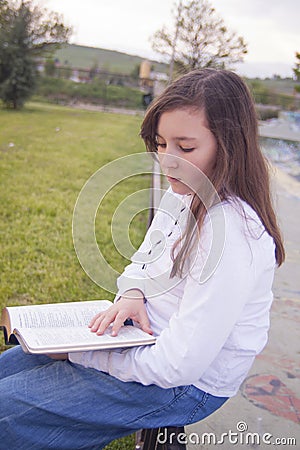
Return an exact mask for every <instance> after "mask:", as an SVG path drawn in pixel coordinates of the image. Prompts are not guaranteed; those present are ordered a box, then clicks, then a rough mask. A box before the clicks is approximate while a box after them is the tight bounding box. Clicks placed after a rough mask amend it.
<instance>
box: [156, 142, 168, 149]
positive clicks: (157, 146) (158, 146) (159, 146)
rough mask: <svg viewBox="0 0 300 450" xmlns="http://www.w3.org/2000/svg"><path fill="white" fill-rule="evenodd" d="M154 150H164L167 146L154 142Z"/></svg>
mask: <svg viewBox="0 0 300 450" xmlns="http://www.w3.org/2000/svg"><path fill="white" fill-rule="evenodd" d="M155 147H156V149H158V148H166V147H167V144H163V143H162V142H155Z"/></svg>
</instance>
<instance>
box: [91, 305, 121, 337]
mask: <svg viewBox="0 0 300 450" xmlns="http://www.w3.org/2000/svg"><path fill="white" fill-rule="evenodd" d="M115 315H116V311H114V310H112V311H106V312H104V313H101V314H100V315H99V317H98V318H96V320H95V321H94V323H93V325H92V327H91V331H93V332H95V331H96V332H98V331H99V332H100V334H102V333H104V331H105V330H106V328H107V327H108V326H109V325H110V324H111V323H112V322H113V321H114V318H115Z"/></svg>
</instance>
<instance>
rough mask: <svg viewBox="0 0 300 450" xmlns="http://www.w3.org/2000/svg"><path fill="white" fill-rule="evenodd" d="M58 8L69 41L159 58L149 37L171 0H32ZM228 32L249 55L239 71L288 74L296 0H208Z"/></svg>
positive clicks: (298, 32)
mask: <svg viewBox="0 0 300 450" xmlns="http://www.w3.org/2000/svg"><path fill="white" fill-rule="evenodd" d="M36 2H37V3H39V4H42V5H44V6H45V7H46V8H48V9H49V10H52V11H57V12H59V13H62V14H63V16H64V18H65V22H66V23H68V24H70V25H72V26H73V29H74V33H73V36H72V38H71V42H72V43H76V44H81V45H87V46H92V47H100V48H106V49H112V50H119V51H122V52H126V53H130V54H137V55H139V56H144V57H151V58H155V57H156V59H157V58H159V56H158V55H155V54H154V53H153V52H152V50H151V44H150V41H149V38H150V36H151V35H153V33H154V32H155V31H156V30H158V29H159V28H161V26H162V25H166V26H167V27H170V26H172V23H173V21H172V18H173V16H172V9H173V7H174V4H175V0H36ZM176 3H178V0H177V2H176ZM211 3H212V5H213V6H214V7H215V9H216V11H217V12H218V13H219V14H220V16H221V17H222V18H223V19H224V21H225V24H226V25H227V26H228V28H230V30H231V31H235V32H236V33H237V34H238V35H240V36H243V38H244V39H245V41H246V42H247V44H248V55H246V57H245V59H244V61H245V62H244V63H243V64H242V65H241V66H240V67H239V69H238V71H239V72H240V73H241V74H242V75H248V76H261V77H265V76H272V75H273V74H274V73H277V74H280V75H281V76H291V75H292V67H293V66H294V63H295V52H296V51H300V0H211Z"/></svg>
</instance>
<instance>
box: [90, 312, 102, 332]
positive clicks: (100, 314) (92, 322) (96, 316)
mask: <svg viewBox="0 0 300 450" xmlns="http://www.w3.org/2000/svg"><path fill="white" fill-rule="evenodd" d="M103 314H104V313H103V312H101V313H98V314H96V315H95V316H94V317H93V318H92V319H91V321H90V323H89V324H88V326H89V328H92V326H93V325H94V323H95V322H96V320H97V319H99V317H101V316H102V315H103Z"/></svg>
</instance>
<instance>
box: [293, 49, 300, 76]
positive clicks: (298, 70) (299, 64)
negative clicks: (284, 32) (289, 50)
mask: <svg viewBox="0 0 300 450" xmlns="http://www.w3.org/2000/svg"><path fill="white" fill-rule="evenodd" d="M293 72H294V74H295V77H296V80H297V81H300V53H299V52H296V62H295V67H294V68H293Z"/></svg>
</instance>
